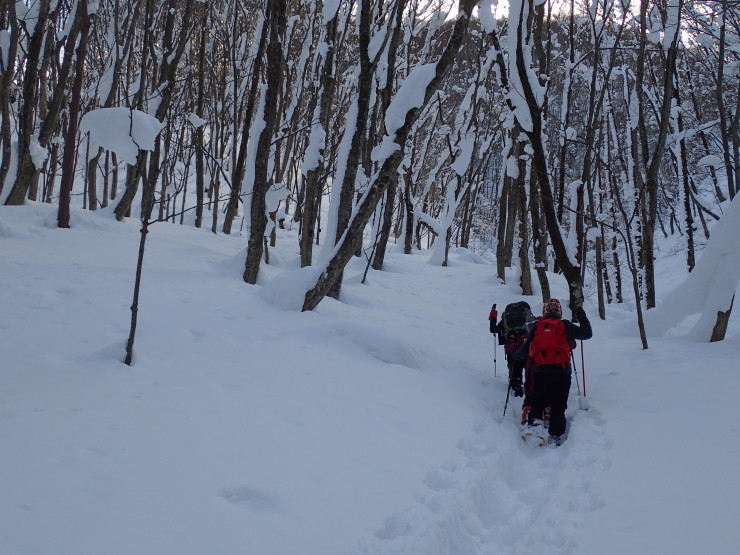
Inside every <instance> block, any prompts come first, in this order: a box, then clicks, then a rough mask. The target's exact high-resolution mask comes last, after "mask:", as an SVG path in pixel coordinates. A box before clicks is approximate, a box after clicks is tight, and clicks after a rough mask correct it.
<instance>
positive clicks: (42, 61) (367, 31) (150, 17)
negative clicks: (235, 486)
mask: <svg viewBox="0 0 740 555" xmlns="http://www.w3.org/2000/svg"><path fill="white" fill-rule="evenodd" d="M454 4H455V3H454V2H452V1H443V0H357V1H355V0H325V1H321V0H318V1H313V0H311V1H304V0H267V1H252V0H245V1H243V2H228V1H219V0H208V1H203V0H198V1H196V0H161V1H160V0H140V1H136V2H118V1H115V2H108V1H98V2H92V1H88V0H73V1H65V0H35V1H33V2H26V1H18V2H13V1H11V0H6V1H4V2H3V6H2V12H1V13H0V25H1V26H2V31H0V50H1V52H2V58H1V59H0V62H1V63H2V66H1V70H2V76H1V77H2V82H1V86H0V95H1V96H0V107H1V109H2V129H1V131H2V133H1V135H2V136H1V139H2V164H1V166H0V195H1V196H0V199H1V200H2V202H3V203H4V204H5V205H19V204H23V203H25V202H26V201H27V200H30V201H36V202H43V203H50V204H53V205H57V206H58V214H59V215H58V225H59V226H60V227H69V226H70V225H71V223H70V205H73V206H78V205H79V206H81V207H82V208H83V209H86V210H98V209H101V208H105V207H108V206H111V205H112V206H113V207H114V208H113V214H115V217H116V218H117V219H118V220H122V219H123V218H126V217H136V218H140V219H141V222H142V228H143V229H146V228H147V227H148V225H150V223H152V222H154V221H167V222H171V223H173V224H176V225H188V226H195V227H205V228H208V229H210V230H211V231H212V232H213V233H216V234H230V233H233V232H234V230H235V229H239V230H242V231H243V232H245V233H247V234H248V249H247V255H246V259H245V261H244V274H243V277H244V281H245V282H246V283H251V284H253V283H256V282H257V280H258V277H259V273H260V264H261V263H267V264H269V258H270V250H271V249H272V248H274V246H275V241H276V235H275V232H274V229H275V227H276V226H277V227H280V228H285V227H291V228H297V229H298V230H299V237H300V240H299V242H298V244H296V245H294V247H295V249H297V252H300V260H301V265H302V266H303V267H312V268H316V269H317V271H315V272H314V273H313V274H311V275H312V276H313V280H312V283H311V284H309V285H307V286H306V294H305V298H304V300H303V304H302V309H303V310H312V309H314V308H315V307H316V306H317V305H318V303H319V302H321V300H322V299H323V298H324V297H326V296H327V295H328V296H333V297H337V296H338V295H339V292H340V289H341V286H342V276H343V269H344V268H345V266H346V264H347V263H348V261H349V260H351V259H352V257H355V256H360V257H364V258H365V259H366V260H367V264H368V265H369V266H370V267H372V268H374V269H376V270H379V269H382V268H383V261H384V255H385V251H386V247H387V245H388V244H389V241H391V242H395V243H401V244H403V248H404V251H405V252H406V253H410V252H411V251H412V250H414V249H426V248H431V249H432V250H433V253H434V255H433V257H434V260H435V261H436V263H438V264H440V265H443V266H444V265H446V263H447V257H448V253H449V249H450V247H451V246H454V247H466V248H470V249H473V250H475V251H484V250H492V251H495V254H496V260H497V272H498V277H499V278H500V279H501V280H504V281H505V280H507V279H511V278H510V276H507V275H506V268H507V267H510V266H512V264H513V265H515V266H518V267H519V268H520V269H521V273H520V276H519V277H518V279H519V281H520V284H519V285H520V286H521V290H522V293H523V294H524V295H529V294H532V291H533V279H537V280H538V281H539V289H540V291H541V292H542V296H543V298H546V297H548V296H549V284H548V277H547V274H546V272H547V271H551V270H554V271H556V272H557V273H561V274H562V275H563V276H564V277H565V279H566V280H567V283H568V286H569V296H570V300H571V302H574V303H581V302H582V299H583V298H584V295H588V296H591V297H594V298H596V299H598V309H599V314H600V316H601V317H602V318H604V317H605V306H606V305H607V304H611V303H623V302H630V303H634V299H635V298H637V299H639V300H640V301H639V302H637V303H634V306H635V309H636V314H637V320H638V325H639V327H640V330H641V335H642V337H643V344H644V347H645V348H647V347H648V344H647V339H646V336H645V332H644V322H643V320H644V319H643V311H644V310H645V309H648V310H649V309H652V308H654V307H655V306H656V300H655V299H656V287H658V285H657V284H656V280H655V268H654V264H655V255H654V249H655V244H656V241H657V240H658V239H659V238H660V237H669V236H680V249H679V253H680V256H682V257H684V258H685V264H686V266H687V267H688V268H689V269H690V270H691V269H693V268H694V267H695V264H696V260H697V254H698V253H699V252H700V251H701V250H702V249H703V248H704V246H705V244H706V243H707V241H708V240H709V239H710V237H711V228H712V224H713V223H714V222H715V221H718V220H720V219H721V218H722V217H723V213H724V212H725V211H726V210H727V207H728V205H729V202H730V201H731V200H732V198H733V197H734V196H735V194H736V191H737V187H738V182H739V181H740V160H739V157H740V138H739V137H740V135H739V132H738V128H739V127H740V96H739V95H738V83H739V82H740V81H739V79H740V72H739V68H740V40H738V35H739V33H740V24H739V22H740V17H738V15H739V14H738V11H739V10H740V6H739V5H738V3H737V2H736V1H733V0H712V1H706V2H701V1H693V2H689V1H684V0H666V1H662V0H661V1H654V2H649V1H647V0H642V1H637V0H595V1H593V2H580V1H576V0H571V1H570V2H568V1H564V2H551V1H547V2H545V1H542V2H537V1H533V0H523V1H520V0H516V1H512V2H510V3H509V4H508V5H505V4H503V3H502V4H499V3H497V2H496V1H492V0H483V1H474V0H462V1H460V2H459V3H458V4H457V5H454ZM137 125H138V126H140V127H142V128H143V129H146V130H148V133H147V132H145V131H141V132H138V133H139V134H140V135H142V136H141V137H139V138H138V139H137V136H136V135H137V133H136V132H134V128H135V127H137ZM115 128H119V131H120V133H119V135H120V134H123V135H130V136H131V141H129V144H128V145H127V146H128V148H121V147H119V146H118V143H119V142H120V141H117V140H116V139H115V136H116V134H115V132H114V130H115ZM111 134H113V138H111ZM131 142H133V144H131ZM322 215H323V219H322ZM728 217H729V216H728ZM735 225H737V224H735ZM144 235H145V234H144ZM679 253H677V254H679ZM586 276H589V279H586ZM591 278H593V279H591ZM729 281H732V280H729ZM304 282H305V280H304ZM584 283H589V284H591V283H592V284H593V285H592V286H589V287H590V289H589V290H584ZM735 285H736V284H735V283H732V284H729V283H724V284H723V287H724V288H725V289H726V291H723V293H722V295H720V297H721V300H720V301H718V302H719V303H720V304H716V303H715V305H713V306H712V307H711V309H712V312H713V314H712V317H713V318H714V322H713V326H712V327H711V334H710V335H711V339H712V340H720V339H722V338H723V337H724V333H725V329H726V326H727V320H728V318H729V315H730V312H731V307H732V300H733V296H734V287H735ZM628 299H633V300H632V301H628ZM707 339H709V337H707Z"/></svg>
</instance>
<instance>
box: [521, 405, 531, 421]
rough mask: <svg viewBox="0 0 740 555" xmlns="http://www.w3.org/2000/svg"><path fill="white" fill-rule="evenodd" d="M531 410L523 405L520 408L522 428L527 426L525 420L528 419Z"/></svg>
mask: <svg viewBox="0 0 740 555" xmlns="http://www.w3.org/2000/svg"><path fill="white" fill-rule="evenodd" d="M531 409H532V407H530V406H529V405H524V406H523V407H522V426H526V425H527V418H528V417H529V411H530V410H531Z"/></svg>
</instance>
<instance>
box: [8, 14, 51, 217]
mask: <svg viewBox="0 0 740 555" xmlns="http://www.w3.org/2000/svg"><path fill="white" fill-rule="evenodd" d="M13 9H15V7H14V8H13ZM48 19H49V0H39V2H38V12H37V15H36V27H35V29H34V32H33V34H32V35H31V36H30V37H29V39H28V41H27V42H26V67H25V71H24V75H23V96H22V98H23V101H22V102H21V108H20V113H19V114H18V171H17V174H16V178H15V182H14V183H13V188H12V189H11V190H10V193H9V194H8V197H7V198H6V199H5V204H6V205H10V206H13V205H21V204H23V202H24V201H25V199H26V193H27V192H28V188H29V186H30V184H31V181H32V179H33V176H34V175H35V174H36V172H37V170H36V168H35V167H34V164H33V160H32V158H31V141H32V136H33V134H34V130H35V129H34V110H35V109H36V104H37V102H38V98H39V87H38V77H39V75H38V74H39V67H40V58H41V52H42V50H43V43H44V37H45V36H46V25H47V23H48Z"/></svg>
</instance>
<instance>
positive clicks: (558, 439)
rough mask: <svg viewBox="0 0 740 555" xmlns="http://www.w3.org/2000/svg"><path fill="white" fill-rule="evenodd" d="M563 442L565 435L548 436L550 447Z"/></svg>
mask: <svg viewBox="0 0 740 555" xmlns="http://www.w3.org/2000/svg"><path fill="white" fill-rule="evenodd" d="M562 444H563V436H553V435H551V436H550V437H548V438H547V446H548V447H559V446H560V445H562Z"/></svg>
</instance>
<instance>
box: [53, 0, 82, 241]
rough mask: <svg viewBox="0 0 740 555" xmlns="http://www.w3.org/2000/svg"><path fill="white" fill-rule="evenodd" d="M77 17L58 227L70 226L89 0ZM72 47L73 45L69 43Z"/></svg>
mask: <svg viewBox="0 0 740 555" xmlns="http://www.w3.org/2000/svg"><path fill="white" fill-rule="evenodd" d="M75 19H78V20H79V21H80V42H79V44H78V46H77V65H76V68H75V79H74V83H73V84H72V99H71V100H70V104H69V127H68V128H67V138H66V140H65V143H64V156H63V161H62V179H61V182H60V187H59V212H58V216H57V225H58V227H62V228H68V227H69V217H70V206H69V205H70V202H71V198H72V186H73V185H74V177H75V176H74V173H75V172H74V170H75V158H76V156H77V129H78V127H79V120H80V102H81V97H82V79H83V77H84V76H85V56H86V55H87V36H88V33H89V31H90V17H89V15H88V13H87V0H78V2H77V14H76V15H75ZM69 46H70V48H71V47H72V46H73V45H71V44H70V45H69Z"/></svg>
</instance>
